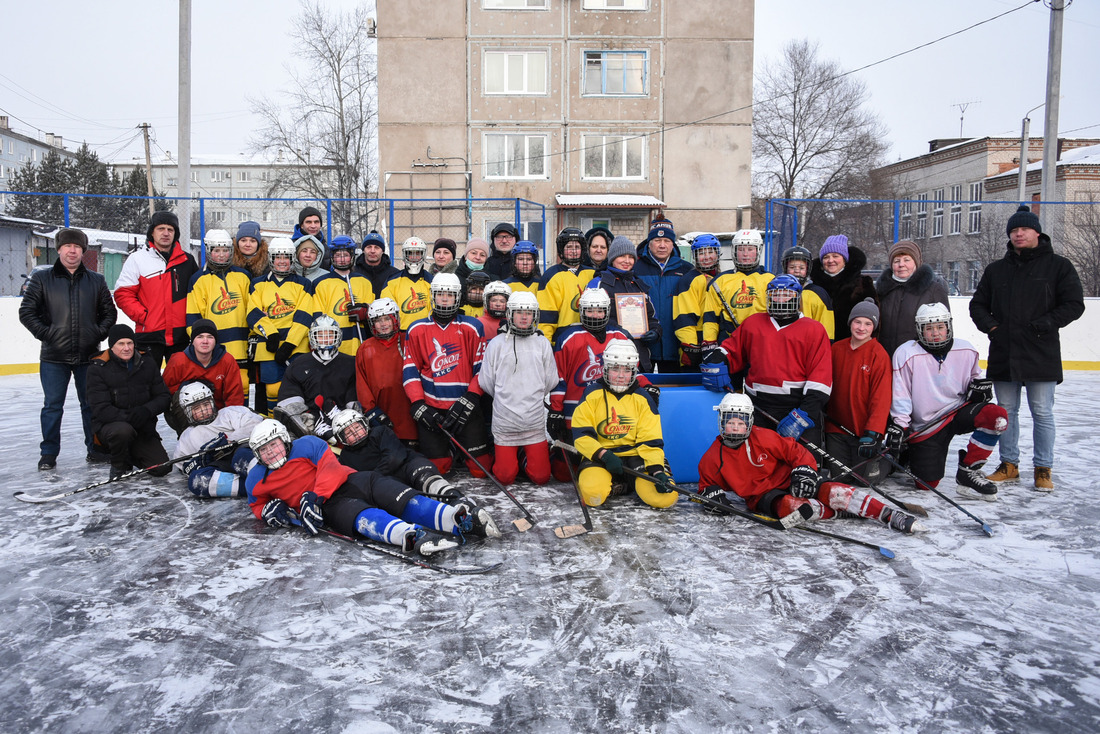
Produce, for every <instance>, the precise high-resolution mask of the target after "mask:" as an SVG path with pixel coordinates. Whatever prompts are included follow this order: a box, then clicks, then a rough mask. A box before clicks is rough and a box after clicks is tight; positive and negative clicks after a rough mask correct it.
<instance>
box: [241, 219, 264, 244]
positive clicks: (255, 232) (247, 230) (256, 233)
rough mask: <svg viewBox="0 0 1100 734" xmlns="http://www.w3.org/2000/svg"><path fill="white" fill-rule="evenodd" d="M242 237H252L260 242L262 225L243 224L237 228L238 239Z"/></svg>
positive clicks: (256, 223)
mask: <svg viewBox="0 0 1100 734" xmlns="http://www.w3.org/2000/svg"><path fill="white" fill-rule="evenodd" d="M241 237H251V238H252V239H254V240H256V241H257V242H259V241H260V239H261V237H260V225H259V223H258V222H241V223H240V225H238V227H237V239H238V240H240V239H241Z"/></svg>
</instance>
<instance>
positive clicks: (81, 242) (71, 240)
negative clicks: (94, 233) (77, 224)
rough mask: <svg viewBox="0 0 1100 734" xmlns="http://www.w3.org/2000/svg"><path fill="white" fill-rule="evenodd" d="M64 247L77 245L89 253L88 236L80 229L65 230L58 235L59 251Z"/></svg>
mask: <svg viewBox="0 0 1100 734" xmlns="http://www.w3.org/2000/svg"><path fill="white" fill-rule="evenodd" d="M62 245H77V246H78V247H80V249H81V250H83V251H84V252H87V251H88V235H86V234H84V233H83V232H81V231H80V230H79V229H69V228H67V227H66V228H65V229H62V230H60V231H58V233H57V249H59V250H60V249H61V246H62Z"/></svg>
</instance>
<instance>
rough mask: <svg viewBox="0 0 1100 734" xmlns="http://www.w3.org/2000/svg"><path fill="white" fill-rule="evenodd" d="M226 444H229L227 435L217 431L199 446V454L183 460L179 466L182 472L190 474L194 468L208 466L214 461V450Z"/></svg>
mask: <svg viewBox="0 0 1100 734" xmlns="http://www.w3.org/2000/svg"><path fill="white" fill-rule="evenodd" d="M227 445H229V436H227V435H225V434H224V433H219V434H218V435H217V436H215V437H214V438H212V439H210V440H209V441H207V442H206V443H204V444H203V445H202V446H199V451H201V452H202V453H201V454H196V455H195V456H192V457H191V458H190V459H188V460H187V461H185V462H183V464H182V467H181V468H182V469H183V473H184V474H187V475H188V476H190V475H191V472H193V471H195V470H196V469H202V468H203V467H204V466H210V465H211V464H213V463H214V455H215V450H216V449H220V448H221V447H222V446H227Z"/></svg>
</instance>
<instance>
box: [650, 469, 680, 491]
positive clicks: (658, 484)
mask: <svg viewBox="0 0 1100 734" xmlns="http://www.w3.org/2000/svg"><path fill="white" fill-rule="evenodd" d="M650 476H652V477H653V486H654V487H655V488H656V489H657V491H658V492H660V493H661V494H671V493H673V492H675V491H676V482H674V481H672V477H671V476H669V474H668V472H666V471H665V470H664V469H658V470H657V471H655V472H653V473H652V474H650Z"/></svg>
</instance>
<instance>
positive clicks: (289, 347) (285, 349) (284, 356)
mask: <svg viewBox="0 0 1100 734" xmlns="http://www.w3.org/2000/svg"><path fill="white" fill-rule="evenodd" d="M292 354H294V345H293V344H291V343H290V342H283V343H282V344H280V345H279V348H278V349H276V350H275V363H276V364H278V365H279V366H280V367H286V363H287V362H288V361H290V355H292Z"/></svg>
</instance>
